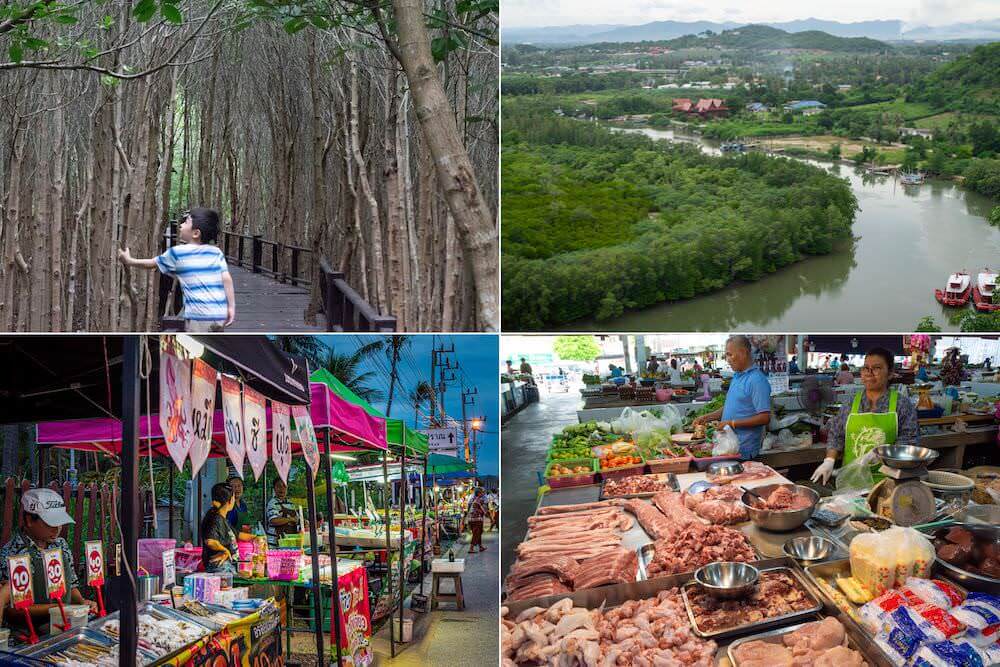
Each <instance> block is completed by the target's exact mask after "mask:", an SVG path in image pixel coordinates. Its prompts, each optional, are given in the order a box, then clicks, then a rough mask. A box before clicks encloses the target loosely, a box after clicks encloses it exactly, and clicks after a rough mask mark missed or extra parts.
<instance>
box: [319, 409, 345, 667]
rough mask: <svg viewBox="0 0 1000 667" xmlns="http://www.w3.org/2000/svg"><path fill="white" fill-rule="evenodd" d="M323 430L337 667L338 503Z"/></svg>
mask: <svg viewBox="0 0 1000 667" xmlns="http://www.w3.org/2000/svg"><path fill="white" fill-rule="evenodd" d="M323 431H324V433H325V436H324V438H323V442H324V443H325V444H326V451H325V452H324V453H323V473H324V474H325V476H326V506H327V511H328V512H329V513H330V567H331V568H332V569H333V572H332V574H333V600H332V601H331V603H330V608H331V613H332V617H331V621H332V622H333V633H332V634H333V638H334V646H335V647H336V650H337V667H344V658H343V655H342V653H341V648H340V644H341V639H342V637H341V636H340V577H338V576H337V519H336V517H337V505H336V504H335V503H334V498H333V496H334V494H333V473H332V472H331V470H330V429H329V427H328V428H325V429H323Z"/></svg>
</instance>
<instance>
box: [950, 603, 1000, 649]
mask: <svg viewBox="0 0 1000 667" xmlns="http://www.w3.org/2000/svg"><path fill="white" fill-rule="evenodd" d="M952 614H953V615H954V616H955V618H957V619H958V620H959V621H961V622H962V623H965V625H967V626H968V630H966V633H965V638H966V639H968V640H969V642H971V643H972V644H975V645H976V646H989V645H990V644H993V643H995V642H997V640H1000V599H998V598H997V597H996V596H993V595H987V594H986V593H969V597H968V598H967V599H966V600H965V602H963V603H962V604H961V605H959V606H958V607H956V608H955V609H953V610H952Z"/></svg>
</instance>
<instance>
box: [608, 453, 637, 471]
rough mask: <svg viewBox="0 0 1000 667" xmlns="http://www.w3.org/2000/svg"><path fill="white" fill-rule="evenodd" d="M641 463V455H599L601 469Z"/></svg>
mask: <svg viewBox="0 0 1000 667" xmlns="http://www.w3.org/2000/svg"><path fill="white" fill-rule="evenodd" d="M641 463H642V457H641V456H630V455H628V454H608V455H607V456H604V457H601V470H610V469H611V468H623V467H625V466H634V465H639V464H641Z"/></svg>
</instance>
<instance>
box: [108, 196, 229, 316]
mask: <svg viewBox="0 0 1000 667" xmlns="http://www.w3.org/2000/svg"><path fill="white" fill-rule="evenodd" d="M218 233H219V214H218V213H217V212H215V211H213V210H212V209H210V208H193V209H191V210H190V211H189V212H188V213H186V214H185V215H184V218H183V220H182V221H181V226H180V230H179V235H180V239H181V243H180V244H179V245H175V246H172V247H170V248H167V250H166V252H164V253H163V254H162V255H160V256H158V257H154V258H152V259H138V258H135V257H132V255H131V254H129V250H128V248H125V249H124V250H119V251H118V259H119V260H120V261H121V263H122V264H125V265H126V266H139V267H142V268H146V269H159V270H160V272H161V273H164V274H166V275H169V276H174V277H175V278H177V280H178V282H180V284H181V292H182V293H183V295H184V312H183V317H184V320H185V327H184V328H185V330H186V331H192V332H196V333H208V332H214V331H222V330H223V329H225V327H227V326H229V325H230V324H232V323H233V320H234V319H235V318H236V296H235V293H234V291H233V279H232V276H230V275H229V267H228V266H227V265H226V257H225V255H223V254H222V251H221V250H219V248H218V247H217V246H214V245H209V244H210V243H211V242H212V241H214V240H215V238H216V236H218Z"/></svg>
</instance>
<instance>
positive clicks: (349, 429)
mask: <svg viewBox="0 0 1000 667" xmlns="http://www.w3.org/2000/svg"><path fill="white" fill-rule="evenodd" d="M225 392H226V388H225V386H224V387H223V397H224V398H225ZM309 394H310V409H309V413H308V414H305V413H301V414H299V415H297V417H298V420H299V422H301V423H302V424H303V425H305V424H308V423H309V422H310V420H311V424H312V428H314V429H315V430H316V431H319V435H320V436H321V438H320V442H319V443H317V454H316V459H317V461H316V463H321V464H322V467H323V471H324V474H325V477H326V487H327V491H328V497H327V506H328V508H330V507H332V506H333V505H332V499H331V493H332V492H331V489H332V487H333V479H332V474H331V466H330V461H329V459H330V457H329V456H328V454H333V453H337V452H340V453H344V452H358V451H384V450H385V448H386V441H385V427H384V424H383V421H384V420H380V419H379V418H377V417H372V416H371V415H369V414H368V413H366V412H365V411H363V410H362V409H360V408H359V407H358V406H356V405H354V404H352V403H350V402H347V401H344V400H343V399H342V398H340V397H339V396H338V395H336V394H335V393H333V392H332V391H331V390H330V388H329V387H328V386H327V385H325V384H323V383H319V382H312V383H310V384H309ZM272 408H273V406H266V409H265V411H264V416H265V430H264V434H265V437H270V438H271V440H273V438H274V435H275V430H274V427H275V419H274V413H275V411H274V409H272ZM286 418H290V417H286ZM290 419H291V421H290V425H295V427H296V435H294V436H290V437H291V442H290V445H291V449H290V454H291V455H294V454H301V453H302V442H301V437H300V435H299V432H298V425H299V423H298V422H297V421H295V419H294V418H290ZM279 421H280V420H279ZM290 425H289V426H288V428H289V429H290V428H291V426H290ZM232 427H233V422H232V420H228V421H227V415H226V413H225V411H224V410H217V411H215V412H214V415H213V420H212V431H211V433H212V435H211V443H210V444H209V447H210V449H209V452H208V455H207V458H209V459H211V458H219V457H229V458H230V459H231V458H232V455H233V452H232V450H231V449H230V445H231V444H232V443H231V442H229V441H228V440H227V428H228V429H229V433H232V432H233V431H232ZM282 428H284V427H282ZM37 432H38V436H37V440H38V442H39V444H40V445H44V446H52V447H60V448H73V449H77V450H84V451H100V452H103V453H106V454H112V455H118V454H119V453H120V450H121V424H120V422H119V421H118V420H115V419H109V418H105V419H89V420H73V421H60V422H43V423H40V424H39V425H38V427H37ZM140 438H141V440H142V442H143V448H142V452H141V454H142V455H148V454H153V455H157V454H159V455H166V456H169V455H170V452H169V448H168V446H167V444H166V439H165V437H164V435H163V430H162V428H161V419H160V415H159V414H154V415H152V416H149V417H144V418H143V419H142V420H141V421H140ZM272 454H273V451H272ZM320 454H323V456H322V457H320V456H319V455H320ZM251 464H252V465H253V462H251ZM260 468H261V469H263V465H261V466H260ZM172 473H173V469H172V468H171V475H172ZM199 482H200V478H199ZM171 484H172V482H171ZM199 486H200V484H199ZM264 487H265V489H266V487H267V485H266V484H265V485H264ZM307 487H308V494H307V499H306V500H307V505H308V512H309V517H310V520H309V522H308V523H309V525H310V528H311V530H310V531H309V532H308V533H307V534H305V535H300V536H291V537H290V538H288V539H287V541H286V544H285V545H283V546H287V547H289V549H288V550H287V551H286V550H283V551H282V552H281V555H282V556H284V558H285V560H286V561H290V564H288V565H287V569H286V570H285V571H283V572H281V573H280V574H279V573H277V572H271V571H269V569H268V566H270V565H272V563H273V566H274V568H275V569H277V568H279V567H280V562H281V561H279V560H278V559H277V556H276V555H274V557H270V558H269V556H268V553H267V549H266V546H265V545H264V544H263V540H259V541H258V542H257V544H247V545H244V546H245V547H246V548H245V549H243V547H241V550H242V552H241V556H242V560H241V563H240V571H239V575H240V576H238V577H237V578H236V580H235V584H236V585H237V586H238V587H250V586H256V587H258V588H267V589H268V590H269V591H270V592H273V593H280V592H281V589H285V590H286V592H287V593H289V594H288V595H287V596H285V597H286V598H287V600H289V601H291V600H292V599H293V596H292V595H291V593H292V592H293V589H295V588H304V589H306V590H307V591H309V592H310V593H311V597H313V605H312V606H313V609H312V610H311V612H310V610H309V609H308V608H306V610H305V611H306V612H307V613H309V615H310V619H309V623H308V627H309V630H310V631H311V632H313V633H314V634H316V636H317V642H318V644H317V646H318V647H321V645H322V641H323V640H322V632H323V629H324V627H330V626H331V625H332V626H333V629H332V630H331V637H332V641H334V642H335V644H334V646H335V648H336V649H341V648H343V647H344V646H345V644H344V642H343V641H341V640H342V639H344V638H348V636H347V635H346V634H344V633H343V632H339V631H338V627H337V626H342V625H343V624H342V623H340V622H339V611H340V607H339V606H337V605H332V604H328V602H327V601H328V600H334V599H337V592H338V591H341V590H349V591H351V590H353V591H367V579H366V576H365V572H364V571H363V568H362V567H361V563H359V562H358V561H353V560H352V561H347V562H344V563H338V562H337V559H336V535H335V534H334V535H331V534H330V533H329V531H326V532H324V533H323V534H315V533H314V531H315V526H316V523H317V522H316V504H315V493H314V490H313V481H312V479H311V478H310V479H307ZM200 500H201V493H200V489H199V494H198V501H199V504H198V509H197V514H198V515H199V516H200V515H201V514H202V512H201V507H200ZM170 502H171V503H172V502H173V497H172V495H171V500H170ZM171 516H172V514H171ZM304 524H305V522H304V521H301V517H300V525H304ZM168 534H169V535H170V536H171V538H172V537H173V536H174V526H173V524H172V523H171V525H170V529H169V533H168ZM153 542H156V543H159V544H156V545H155V546H159V547H160V548H163V546H164V545H163V544H162V540H154V541H153ZM303 543H305V544H307V545H311V544H320V545H321V547H322V546H324V545H326V544H330V545H331V547H332V548H331V549H330V555H329V556H324V555H322V554H319V553H318V551H317V550H312V549H309V550H308V552H307V551H305V550H303V548H302V545H303ZM180 553H181V555H182V556H187V557H188V558H189V559H192V560H188V561H185V562H186V563H190V564H192V567H193V568H194V569H196V570H197V569H200V564H198V558H199V555H200V549H197V548H193V549H183V550H181V551H180ZM276 553H277V552H276ZM310 554H316V555H317V557H318V560H319V563H318V572H319V577H318V580H319V581H320V585H319V586H318V587H316V586H315V585H314V583H313V582H314V581H316V578H315V577H314V576H313V572H314V571H313V568H312V561H313V559H312V558H310V557H309V555H310ZM331 557H332V561H331ZM255 561H256V563H257V568H256V571H255V572H254V571H252V568H251V564H252V563H253V562H255ZM359 569H361V570H362V571H361V572H360V573H359V572H357V570H359ZM334 570H335V571H336V572H337V583H338V585H337V586H336V587H333V586H332V572H333V571H334ZM154 574H158V570H157V572H154ZM360 597H364V598H366V597H367V594H366V593H365V595H362V596H355V598H360ZM350 599H354V598H350ZM319 609H322V610H323V612H322V613H320V612H319V611H317V610H319ZM299 610H302V608H301V607H300V608H299ZM331 610H332V614H333V617H332V618H330V613H331ZM348 611H349V610H346V609H345V610H344V612H345V613H348ZM323 618H329V622H324V621H323V620H322V619H323ZM316 619H320V620H319V621H317V620H316ZM363 625H364V626H365V628H367V629H368V630H369V631H368V632H367V634H364V636H362V637H350V638H348V639H350V643H351V644H352V645H351V650H350V651H349V655H350V656H352V657H351V659H350V660H349V662H351V663H352V664H353V663H356V662H357V661H358V657H360V656H362V655H364V654H365V647H366V645H367V643H366V642H367V637H368V636H370V624H369V621H368V619H367V618H366V619H364V623H363ZM284 629H285V645H286V651H287V649H288V647H289V645H290V634H291V632H292V627H291V624H290V623H286V624H285V627H284ZM339 652H340V651H338V653H339Z"/></svg>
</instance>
